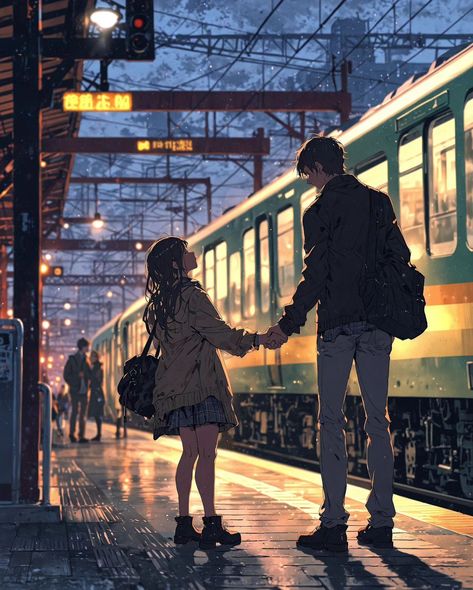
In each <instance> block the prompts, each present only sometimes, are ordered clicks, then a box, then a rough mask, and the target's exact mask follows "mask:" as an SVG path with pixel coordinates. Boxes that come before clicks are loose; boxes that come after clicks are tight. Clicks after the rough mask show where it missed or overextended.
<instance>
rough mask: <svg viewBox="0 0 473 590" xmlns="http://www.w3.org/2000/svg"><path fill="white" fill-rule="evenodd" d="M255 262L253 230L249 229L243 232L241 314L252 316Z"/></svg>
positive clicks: (254, 303)
mask: <svg viewBox="0 0 473 590" xmlns="http://www.w3.org/2000/svg"><path fill="white" fill-rule="evenodd" d="M255 275H256V263H255V230H254V229H249V230H248V231H246V232H245V233H244V234H243V287H244V301H243V309H244V312H243V315H244V316H245V317H247V318H250V317H253V316H254V315H255V311H256V297H255V289H256V281H255Z"/></svg>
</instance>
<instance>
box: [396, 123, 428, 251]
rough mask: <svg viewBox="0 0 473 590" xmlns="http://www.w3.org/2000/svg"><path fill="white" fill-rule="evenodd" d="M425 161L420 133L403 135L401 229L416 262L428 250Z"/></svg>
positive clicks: (400, 176) (400, 149) (400, 173)
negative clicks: (425, 221) (425, 217)
mask: <svg viewBox="0 0 473 590" xmlns="http://www.w3.org/2000/svg"><path fill="white" fill-rule="evenodd" d="M422 160H423V155H422V134H421V130H420V129H417V130H415V131H412V132H411V133H408V134H407V135H404V136H403V137H402V139H401V145H400V147H399V200H400V204H401V206H400V209H401V211H400V212H401V219H400V225H401V228H402V232H403V235H404V238H405V240H406V242H407V245H408V246H409V249H410V251H411V258H412V259H413V260H415V259H417V258H420V257H421V256H422V252H423V251H424V246H425V227H424V181H423V171H422Z"/></svg>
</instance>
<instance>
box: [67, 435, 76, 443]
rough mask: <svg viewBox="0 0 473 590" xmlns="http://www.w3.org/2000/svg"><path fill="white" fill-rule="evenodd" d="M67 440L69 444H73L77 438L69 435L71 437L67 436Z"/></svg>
mask: <svg viewBox="0 0 473 590" xmlns="http://www.w3.org/2000/svg"><path fill="white" fill-rule="evenodd" d="M69 440H70V441H71V443H75V442H77V438H76V437H75V436H74V435H73V434H71V435H70V436H69Z"/></svg>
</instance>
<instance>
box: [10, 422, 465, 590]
mask: <svg viewBox="0 0 473 590" xmlns="http://www.w3.org/2000/svg"><path fill="white" fill-rule="evenodd" d="M90 428H92V426H90ZM179 456H180V443H179V441H178V439H176V438H174V437H172V438H170V437H167V438H162V439H160V440H159V442H154V441H153V440H152V438H151V435H150V434H148V433H144V432H135V431H129V436H128V438H127V439H125V440H123V439H122V440H119V441H116V440H115V438H114V437H113V430H112V429H111V428H109V427H106V428H105V436H104V438H103V440H102V442H101V443H90V444H88V445H70V446H66V447H64V448H57V449H56V450H55V452H54V476H53V498H52V500H53V502H55V503H60V504H61V506H62V512H63V522H61V523H58V524H48V525H38V524H23V525H17V526H15V525H0V588H2V590H3V589H5V590H13V589H17V588H18V589H19V588H38V589H47V590H53V589H56V588H58V589H59V588H60V589H61V590H66V589H69V588H71V589H72V588H74V589H79V588H80V589H84V590H85V589H87V590H88V589H93V590H102V589H104V590H105V589H107V590H113V589H115V588H117V589H128V588H129V589H137V590H138V589H141V588H144V589H146V590H147V589H148V588H149V589H157V590H167V589H170V590H171V589H172V590H174V589H176V590H184V589H189V590H193V589H197V590H201V589H212V590H219V589H221V588H239V589H252V588H280V589H286V588H328V589H337V590H338V589H344V588H352V587H353V588H355V587H356V588H366V589H369V588H428V589H430V588H473V564H472V560H471V556H472V554H473V518H472V517H469V516H466V515H462V514H458V513H456V512H452V511H449V510H445V509H442V508H436V507H432V506H430V505H427V504H423V503H420V502H415V501H412V500H407V499H404V498H396V508H397V510H398V515H397V517H396V528H395V530H394V542H395V548H394V549H383V550H373V549H369V548H366V547H360V546H358V544H357V542H356V538H355V537H356V531H357V529H358V528H359V527H361V526H363V525H364V524H365V522H366V516H367V514H366V511H365V509H364V506H363V501H364V498H365V497H366V494H367V492H366V490H364V489H361V488H356V487H354V486H349V489H348V497H347V502H346V506H347V509H348V511H349V512H350V514H351V517H350V521H349V525H350V526H349V531H348V535H349V545H350V548H349V553H348V554H346V555H342V556H340V555H336V554H332V553H329V552H320V551H319V552H315V551H311V550H300V549H297V548H296V544H295V543H296V539H297V537H298V536H299V534H301V533H305V532H309V531H310V530H312V529H313V528H314V526H315V524H316V522H315V520H316V518H317V512H318V507H319V503H320V502H321V487H320V476H319V475H318V474H314V473H310V472H308V471H305V470H301V469H298V468H293V467H288V466H284V465H280V464H277V463H273V462H270V461H265V460H262V459H257V458H254V457H249V456H244V455H240V454H237V453H234V452H231V451H226V450H219V454H218V458H217V493H216V499H217V512H218V513H220V514H222V515H223V518H224V521H225V522H226V523H227V525H228V527H229V529H230V530H238V531H240V532H241V534H242V538H243V541H242V544H241V545H240V546H238V547H234V548H231V549H223V548H217V549H216V550H213V551H205V552H204V551H200V550H199V549H198V547H197V545H194V544H189V545H188V546H183V547H176V546H175V545H174V543H173V542H172V536H173V533H174V527H175V522H174V516H175V515H176V514H177V494H176V490H175V484H174V473H175V467H176V463H177V461H178V460H179ZM191 513H192V514H193V515H194V516H195V521H196V524H197V526H198V527H200V526H201V517H202V514H203V513H202V507H201V503H200V498H199V496H198V493H197V490H196V488H195V484H194V485H193V489H192V494H191Z"/></svg>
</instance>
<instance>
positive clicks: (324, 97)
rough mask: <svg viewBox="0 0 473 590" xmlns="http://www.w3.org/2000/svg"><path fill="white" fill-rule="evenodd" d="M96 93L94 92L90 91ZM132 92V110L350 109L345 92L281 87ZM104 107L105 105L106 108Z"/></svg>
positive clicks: (288, 110) (254, 110)
mask: <svg viewBox="0 0 473 590" xmlns="http://www.w3.org/2000/svg"><path fill="white" fill-rule="evenodd" d="M89 94H96V93H89ZM126 94H131V99H132V109H131V110H132V111H133V112H137V111H145V112H157V111H163V112H171V111H172V112H188V111H200V112H227V113H229V112H230V113H232V112H240V111H253V112H261V113H264V112H267V111H269V112H279V113H285V112H319V111H321V112H334V111H335V112H339V113H344V112H350V108H351V97H350V94H349V93H348V92H342V91H334V92H328V91H327V92H314V91H302V90H301V91H290V92H286V91H280V90H265V91H263V92H260V91H251V90H237V91H227V90H212V91H211V92H208V91H206V90H192V91H185V90H159V91H153V90H137V91H134V92H127V93H126ZM105 110H106V109H105Z"/></svg>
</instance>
